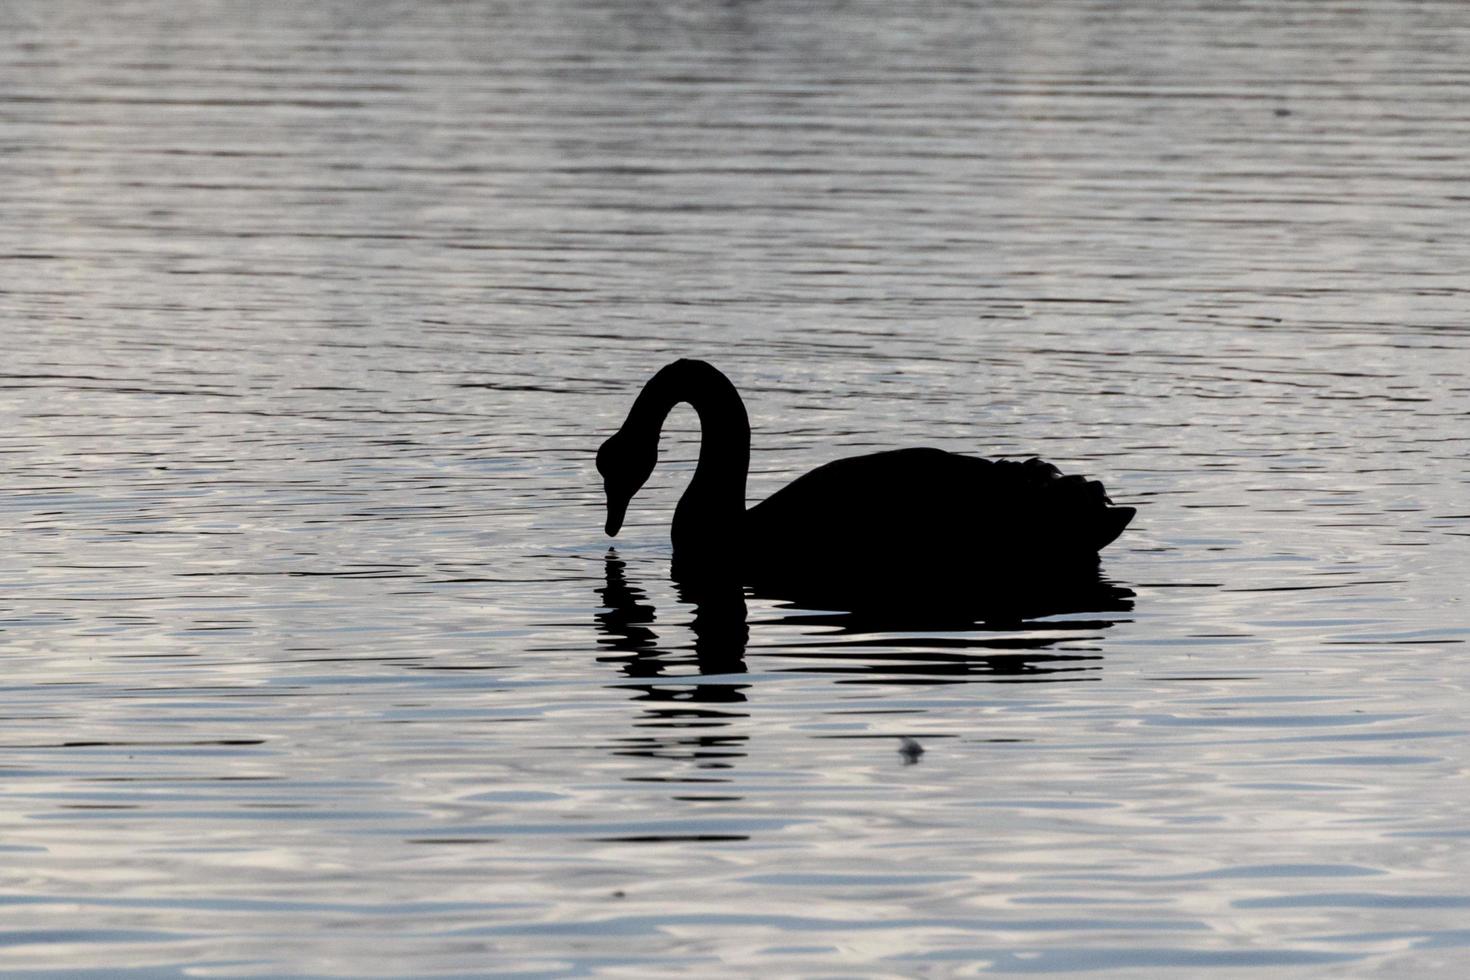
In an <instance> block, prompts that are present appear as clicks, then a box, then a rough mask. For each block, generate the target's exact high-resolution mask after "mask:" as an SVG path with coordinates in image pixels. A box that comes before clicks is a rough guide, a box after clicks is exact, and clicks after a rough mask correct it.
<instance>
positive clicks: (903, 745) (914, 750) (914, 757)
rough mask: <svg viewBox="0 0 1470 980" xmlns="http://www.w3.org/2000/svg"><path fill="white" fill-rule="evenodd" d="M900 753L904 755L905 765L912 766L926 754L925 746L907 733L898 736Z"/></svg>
mask: <svg viewBox="0 0 1470 980" xmlns="http://www.w3.org/2000/svg"><path fill="white" fill-rule="evenodd" d="M898 754H899V755H901V756H903V764H904V765H906V766H911V765H913V764H914V763H915V762H918V761H919V756H921V755H923V754H924V746H922V745H920V744H919V743H918V742H916V741H914V740H913V739H911V738H909V737H908V736H907V735H900V736H899V738H898Z"/></svg>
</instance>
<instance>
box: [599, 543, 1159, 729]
mask: <svg viewBox="0 0 1470 980" xmlns="http://www.w3.org/2000/svg"><path fill="white" fill-rule="evenodd" d="M604 575H605V579H606V582H605V585H604V586H603V587H602V588H600V589H598V590H597V593H598V595H599V596H600V597H601V600H602V606H603V608H602V610H601V611H599V612H598V613H597V614H596V620H597V625H598V630H599V632H600V633H601V634H602V635H601V636H600V637H599V641H598V642H599V643H600V644H601V645H602V646H603V647H604V648H606V649H608V650H609V651H611V652H610V653H607V654H605V655H603V656H602V657H599V658H598V659H599V660H600V661H602V662H604V663H613V664H617V665H618V666H619V667H620V669H621V670H622V672H623V673H624V675H626V676H627V677H630V678H639V679H658V680H660V681H662V682H676V683H678V689H677V691H671V690H668V689H665V688H661V687H659V686H658V685H648V686H638V687H635V688H634V689H635V690H640V691H642V692H643V697H644V698H645V699H648V700H665V701H675V700H677V701H684V702H690V701H693V702H702V703H712V702H723V703H732V702H739V701H744V700H745V699H746V691H748V689H749V685H746V684H729V683H710V682H708V681H703V680H699V678H703V677H711V676H728V675H731V674H742V673H745V671H746V669H747V667H746V658H747V656H748V655H751V654H759V655H760V656H761V657H762V658H767V657H769V658H771V661H772V664H771V665H770V667H769V669H771V670H776V671H801V672H809V673H814V672H816V673H841V674H849V675H856V676H860V677H864V678H866V679H868V680H870V681H875V682H887V683H903V682H905V681H914V680H919V679H927V680H929V681H931V682H944V681H945V680H954V679H987V678H988V679H992V680H1002V679H1009V680H1014V679H1025V678H1029V679H1035V680H1043V679H1046V680H1060V679H1066V678H1062V677H1056V676H1047V675H1057V674H1076V673H1078V672H1080V671H1096V670H1098V669H1100V666H1101V664H1100V661H1101V660H1102V655H1101V654H1100V653H1099V652H1097V650H1096V649H1090V648H1086V647H1083V648H1078V647H1077V643H1078V642H1079V641H1082V640H1086V639H1088V638H1089V637H1091V636H1096V635H1097V634H1098V633H1100V632H1102V631H1104V630H1107V629H1109V628H1111V627H1112V626H1113V625H1114V624H1115V623H1117V622H1118V621H1119V620H1120V619H1121V618H1122V617H1123V616H1124V615H1126V614H1127V613H1128V612H1129V611H1130V610H1132V608H1133V592H1132V591H1131V590H1130V589H1127V588H1125V587H1122V586H1119V585H1116V584H1114V583H1111V582H1109V581H1107V580H1106V579H1104V578H1103V577H1102V575H1101V573H1100V571H1099V570H1098V569H1097V568H1096V567H1094V568H1092V569H1091V570H1090V571H1089V572H1087V573H1085V574H1084V573H1078V572H1073V573H1071V574H1069V575H1068V576H1067V577H1065V578H1057V577H1052V578H1049V579H1045V580H1026V579H1024V578H1018V579H1016V580H1015V581H1013V582H1011V583H1009V584H1008V585H1007V587H1005V588H1003V589H1002V588H992V589H991V590H989V591H987V592H984V593H980V594H969V595H963V594H960V593H959V592H957V591H946V590H944V589H942V588H938V587H933V588H929V589H923V588H920V587H918V585H913V583H914V582H915V581H916V580H912V579H911V585H912V587H910V588H906V589H904V590H900V591H881V590H879V589H877V588H869V589H867V590H859V591H853V588H852V587H853V583H852V582H847V583H845V585H846V586H847V587H848V588H847V591H846V592H845V593H844V592H838V591H832V592H826V593H824V592H823V590H819V589H806V590H802V591H798V592H790V591H781V590H770V589H763V588H760V587H754V588H749V589H747V588H746V587H742V586H741V585H740V584H739V583H738V582H737V581H734V580H724V581H720V580H712V579H710V578H708V577H701V578H699V579H697V580H694V581H684V582H676V583H675V587H676V595H677V597H678V599H679V601H680V602H681V603H685V604H687V605H689V606H692V607H693V619H692V621H690V622H688V623H687V624H684V625H685V627H686V628H687V629H688V631H689V632H690V633H692V634H693V643H692V647H691V646H685V647H683V648H680V647H677V646H669V645H661V643H660V638H659V634H658V632H657V631H656V630H655V628H654V624H655V623H656V622H657V620H658V611H657V609H656V608H655V606H654V605H653V603H652V602H650V601H649V600H648V597H647V594H646V593H645V592H644V590H643V589H641V588H639V587H638V586H636V585H633V584H631V583H630V582H629V581H628V577H627V564H626V562H624V561H623V559H622V558H620V557H619V556H618V554H617V551H616V550H615V549H611V548H610V549H608V552H607V555H606V557H605V559H604ZM931 584H932V583H931ZM747 596H748V597H749V598H751V599H752V600H754V601H757V602H759V603H760V604H761V606H762V608H763V611H762V615H761V619H760V620H758V622H757V624H756V630H757V639H756V640H755V641H754V642H752V639H751V626H750V623H749V619H748V614H747V608H746V598H747ZM854 600H856V601H854ZM691 668H692V670H691Z"/></svg>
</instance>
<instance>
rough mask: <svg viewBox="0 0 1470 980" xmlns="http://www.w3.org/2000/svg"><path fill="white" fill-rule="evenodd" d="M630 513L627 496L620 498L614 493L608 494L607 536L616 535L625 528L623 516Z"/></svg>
mask: <svg viewBox="0 0 1470 980" xmlns="http://www.w3.org/2000/svg"><path fill="white" fill-rule="evenodd" d="M627 513H628V500H627V498H626V497H624V498H618V497H614V496H613V495H612V494H608V495H607V528H606V529H607V536H608V537H610V538H612V537H616V536H617V533H618V532H619V531H621V530H622V529H623V517H624V516H625V515H626V514H627Z"/></svg>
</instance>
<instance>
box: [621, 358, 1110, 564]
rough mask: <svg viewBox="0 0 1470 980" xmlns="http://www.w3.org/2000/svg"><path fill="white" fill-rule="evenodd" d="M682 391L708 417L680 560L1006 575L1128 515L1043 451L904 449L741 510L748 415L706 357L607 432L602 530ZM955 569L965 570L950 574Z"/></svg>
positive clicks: (652, 453) (1093, 545)
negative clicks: (992, 454)
mask: <svg viewBox="0 0 1470 980" xmlns="http://www.w3.org/2000/svg"><path fill="white" fill-rule="evenodd" d="M680 402H688V403H689V404H690V405H692V406H693V407H694V410H695V411H696V412H697V413H698V415H699V420H700V449H699V462H698V464H697V465H696V467H695V470H694V476H693V478H692V479H691V480H690V483H689V486H688V488H687V489H686V490H685V491H684V495H683V496H682V497H681V498H680V499H679V503H678V506H677V507H676V508H675V511H674V523H673V529H672V535H671V536H672V540H673V546H674V572H675V575H676V576H681V575H682V576H684V577H688V576H689V575H690V574H691V573H692V574H703V573H707V572H712V571H715V570H718V571H720V572H721V573H722V574H725V575H729V574H731V573H734V574H737V575H739V576H740V577H741V578H742V579H744V580H747V581H752V582H757V581H762V580H764V581H771V582H782V581H784V582H791V583H803V582H811V581H813V580H816V579H821V580H834V579H839V578H840V579H846V578H863V579H865V580H868V581H872V580H874V579H876V578H879V577H883V576H887V577H894V576H900V577H901V576H910V575H914V574H924V573H925V572H926V571H927V572H930V573H933V572H936V571H940V570H942V574H943V575H944V576H946V577H949V578H955V577H965V576H969V577H972V578H977V579H988V580H991V581H999V580H1000V579H1003V578H1005V577H1006V576H1009V575H1011V574H1012V573H1015V572H1017V571H1019V570H1036V569H1061V568H1079V567H1083V566H1086V565H1088V564H1091V565H1092V566H1093V567H1095V566H1096V561H1097V553H1098V551H1100V550H1101V549H1102V548H1104V547H1105V546H1107V545H1108V544H1109V543H1111V542H1112V541H1113V540H1114V539H1116V538H1117V537H1118V535H1119V534H1121V533H1122V532H1123V529H1124V528H1125V527H1126V526H1127V525H1128V522H1129V521H1130V520H1132V519H1133V515H1134V509H1133V508H1132V507H1116V506H1113V505H1112V501H1111V500H1109V499H1108V497H1107V494H1106V492H1105V491H1104V490H1103V487H1102V484H1100V483H1098V482H1096V481H1093V480H1087V479H1084V478H1082V477H1079V476H1064V475H1062V473H1061V472H1060V471H1059V470H1058V469H1057V468H1056V467H1055V466H1053V465H1052V464H1050V463H1047V462H1044V461H1042V460H1040V459H1027V460H1024V461H1020V460H989V459H982V458H979V457H975V456H964V455H960V454H957V453H950V452H944V451H942V450H939V449H899V450H894V451H890V452H880V453H873V454H871V455H866V456H854V457H851V458H848V459H839V460H836V461H834V462H831V463H827V464H826V465H824V466H819V467H817V468H816V469H814V470H812V471H811V472H810V473H807V474H806V475H804V476H801V477H799V478H797V479H796V480H795V481H793V482H792V483H790V484H789V485H787V486H786V487H784V488H782V489H781V490H778V491H777V492H776V493H774V494H772V495H771V496H770V497H769V498H767V499H766V500H763V501H761V502H760V503H757V504H756V505H755V506H753V507H751V508H749V509H746V506H745V480H746V474H747V471H748V468H749V464H750V421H749V418H748V416H747V415H746V412H745V406H744V404H743V403H742V402H741V400H740V395H739V393H738V392H737V391H736V390H735V387H734V385H732V384H731V383H730V380H729V379H728V378H726V377H725V376H724V375H723V374H721V373H720V372H719V371H718V370H716V369H715V368H714V367H712V366H711V365H709V364H707V363H705V362H703V361H695V360H680V361H675V362H674V363H672V364H669V365H667V366H666V367H664V368H663V369H661V370H660V371H659V372H658V373H657V374H655V375H654V376H653V378H652V379H651V380H650V381H649V382H648V384H647V385H646V386H645V387H644V389H643V391H642V392H641V393H640V394H639V395H638V398H637V399H636V400H635V401H634V403H633V407H632V409H631V410H630V411H629V413H628V417H627V420H626V421H624V423H623V425H622V427H621V428H620V429H619V430H618V431H617V432H616V433H614V434H613V435H612V436H611V437H609V438H608V439H607V441H606V442H604V443H603V444H602V447H601V448H600V449H599V450H598V453H597V468H598V471H599V472H600V473H601V474H602V477H603V486H604V490H605V491H606V494H607V527H606V529H607V533H608V534H609V535H615V534H617V533H618V531H619V529H620V528H621V527H622V522H623V517H624V515H625V513H626V511H627V507H628V503H629V501H630V500H631V499H632V498H633V495H634V494H635V493H637V492H638V490H639V488H641V487H642V486H643V484H644V482H645V481H646V480H647V479H648V476H649V474H651V473H652V472H653V468H654V464H655V463H656V462H657V459H658V439H659V433H660V430H661V429H662V426H663V421H664V418H665V417H666V416H667V415H668V413H669V411H670V409H672V408H673V407H674V406H675V405H676V404H679V403H680ZM957 572H958V573H959V574H958V575H957V574H956V573H957Z"/></svg>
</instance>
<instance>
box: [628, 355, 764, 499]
mask: <svg viewBox="0 0 1470 980" xmlns="http://www.w3.org/2000/svg"><path fill="white" fill-rule="evenodd" d="M680 402H686V403H688V404H689V405H690V406H691V407H692V408H693V409H694V411H695V412H696V413H697V414H698V415H699V433H700V435H699V463H698V464H697V465H696V466H695V468H694V478H693V480H691V481H690V484H689V488H688V489H687V490H686V491H685V492H684V497H683V498H682V499H681V500H680V502H679V511H678V512H677V513H676V516H675V520H676V523H677V522H678V521H679V519H680V518H681V517H682V518H688V517H689V516H692V514H695V513H698V514H699V515H700V516H701V517H703V516H706V515H709V516H713V515H718V516H722V517H723V516H730V514H729V512H730V511H732V510H733V511H734V514H735V516H738V515H739V514H742V513H744V511H745V478H746V474H747V472H748V471H749V469H750V417H749V416H748V415H746V412H745V403H744V402H742V401H741V400H740V393H739V392H738V391H736V390H735V386H734V385H733V384H731V383H730V379H729V378H727V377H725V376H724V375H723V374H721V373H720V372H719V371H718V370H717V369H715V368H714V367H713V366H711V365H709V364H706V363H705V362H704V361H692V360H682V361H675V362H674V363H673V364H670V365H668V366H667V367H665V368H664V369H663V370H661V371H659V372H658V373H657V374H655V375H654V376H653V379H652V380H651V381H649V382H648V384H647V385H646V386H645V387H644V389H643V392H642V393H641V394H640V395H639V396H638V400H637V401H635V402H634V403H633V408H632V411H630V412H629V413H628V421H627V422H626V423H624V429H625V430H627V431H629V432H630V434H651V435H652V438H653V439H654V441H655V442H657V440H658V436H659V433H660V432H661V431H662V430H663V424H664V419H666V418H667V417H668V414H669V412H670V411H671V410H672V409H673V407H674V406H675V405H678V404H679V403H680ZM691 508H692V510H691ZM720 512H724V513H720Z"/></svg>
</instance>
